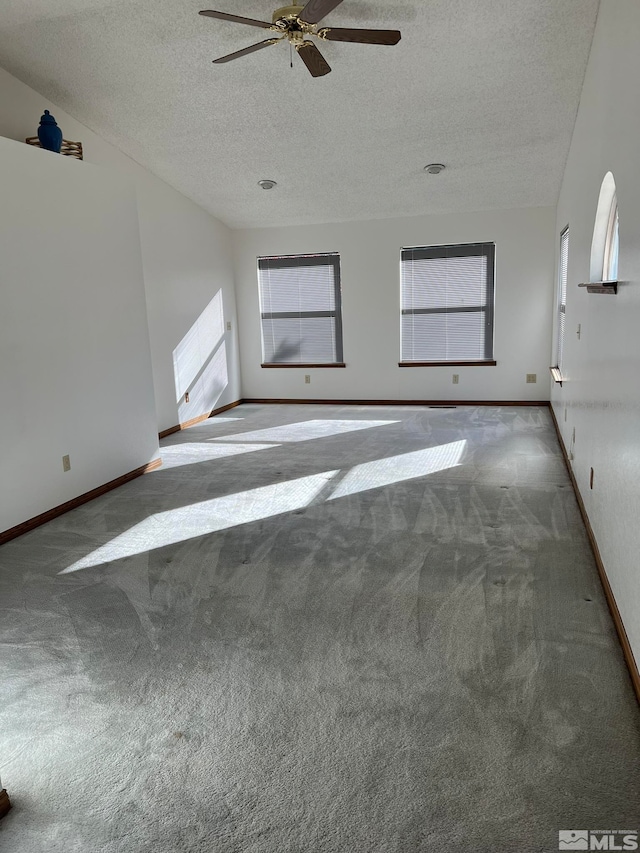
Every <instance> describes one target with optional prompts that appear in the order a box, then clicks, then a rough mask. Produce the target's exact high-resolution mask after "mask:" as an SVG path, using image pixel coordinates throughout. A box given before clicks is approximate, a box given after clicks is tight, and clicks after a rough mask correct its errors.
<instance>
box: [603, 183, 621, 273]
mask: <svg viewBox="0 0 640 853" xmlns="http://www.w3.org/2000/svg"><path fill="white" fill-rule="evenodd" d="M619 228H620V224H619V220H618V196H617V195H614V196H613V199H612V200H611V208H610V210H609V221H608V223H607V237H606V240H605V244H604V264H603V267H602V280H603V281H617V280H618V255H619V250H620V238H619Z"/></svg>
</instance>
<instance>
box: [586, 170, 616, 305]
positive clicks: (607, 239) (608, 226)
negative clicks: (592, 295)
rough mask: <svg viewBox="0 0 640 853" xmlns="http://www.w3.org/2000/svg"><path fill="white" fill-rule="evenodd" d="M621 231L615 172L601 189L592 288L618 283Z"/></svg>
mask: <svg viewBox="0 0 640 853" xmlns="http://www.w3.org/2000/svg"><path fill="white" fill-rule="evenodd" d="M618 231H619V223H618V194H617V192H616V182H615V179H614V177H613V175H612V174H611V172H607V174H606V175H605V176H604V179H603V181H602V185H601V187H600V195H599V197H598V207H597V210H596V221H595V225H594V227H593V240H592V241H591V263H590V266H589V281H590V282H591V283H592V284H597V283H599V282H617V280H618V255H619V250H620V243H619V236H618ZM596 292H601V291H596ZM612 292H615V290H614V291H612Z"/></svg>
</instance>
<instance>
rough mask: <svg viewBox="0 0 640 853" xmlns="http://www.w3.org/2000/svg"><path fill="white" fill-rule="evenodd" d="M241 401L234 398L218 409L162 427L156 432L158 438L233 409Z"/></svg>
mask: <svg viewBox="0 0 640 853" xmlns="http://www.w3.org/2000/svg"><path fill="white" fill-rule="evenodd" d="M242 402H244V401H243V400H236V401H235V402H233V403H227V405H226V406H220V408H218V409H212V411H210V412H209V413H208V414H205V415H199V416H198V417H197V418H191V420H190V421H184V422H183V423H179V424H176V425H175V426H172V427H169V428H168V429H163V430H162V432H160V433H158V438H166V437H167V436H168V435H173V434H174V432H181V431H182V430H183V429H189V427H192V426H195V425H196V424H200V423H202V421H206V420H208V419H209V418H213V417H214V416H215V415H219V414H221V413H222V412H228V411H229V409H234V408H235V407H236V406H239V405H240V403H242Z"/></svg>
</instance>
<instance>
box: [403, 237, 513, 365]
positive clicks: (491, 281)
mask: <svg viewBox="0 0 640 853" xmlns="http://www.w3.org/2000/svg"><path fill="white" fill-rule="evenodd" d="M452 250H453V251H452ZM495 250H496V245H495V243H494V242H492V241H484V242H481V243H451V244H446V245H438V246H414V247H404V248H402V249H401V251H400V361H399V362H398V367H451V366H453V367H456V366H457V367H495V366H496V364H497V362H496V360H495V354H494V343H495V340H494V338H495V293H496V282H495ZM409 252H413V253H419V254H418V257H414V258H413V259H414V260H430V259H434V260H435V259H438V258H447V257H485V258H486V260H487V273H486V284H487V301H486V303H485V304H484V305H478V306H476V305H474V306H465V307H464V308H460V307H459V306H456V307H448V306H447V307H444V308H442V307H438V308H405V307H403V291H404V287H403V265H404V264H405V263H407V260H408V259H407V260H405V257H404V255H405V253H409ZM454 252H455V254H454ZM478 312H483V313H484V314H485V324H484V329H485V335H484V353H485V357H484V358H483V359H473V360H460V359H437V360H436V359H432V360H428V361H419V360H408V359H403V358H402V348H403V339H402V318H403V317H404V316H405V315H407V314H456V313H478Z"/></svg>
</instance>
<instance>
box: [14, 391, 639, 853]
mask: <svg viewBox="0 0 640 853" xmlns="http://www.w3.org/2000/svg"><path fill="white" fill-rule="evenodd" d="M163 445H164V450H163V456H164V458H165V463H166V464H165V466H164V467H163V468H161V469H159V470H158V471H156V472H153V473H152V474H148V475H146V476H144V477H142V478H140V479H138V480H136V481H134V482H132V483H130V484H128V485H126V486H123V487H122V488H120V489H118V490H116V491H114V492H111V493H110V494H108V495H106V496H104V497H103V498H100V499H98V500H95V501H93V502H92V503H90V504H87V505H85V506H84V507H81V508H79V509H77V510H75V511H73V512H71V513H68V514H67V515H65V516H63V517H61V518H59V519H57V520H55V521H53V522H50V523H49V524H47V525H46V526H44V527H42V528H39V529H38V530H36V531H34V532H32V533H30V534H28V535H25V536H23V537H21V538H20V539H17V540H15V541H13V542H11V543H9V544H7V545H5V546H3V547H2V548H0V607H1V624H0V627H1V639H2V646H0V648H1V664H2V685H3V693H2V696H3V698H2V705H1V707H0V773H1V775H2V781H3V784H4V785H5V786H6V787H7V789H8V790H9V793H10V795H11V797H12V800H13V802H14V809H13V810H12V812H10V814H9V815H8V816H7V817H6V818H5V819H4V820H2V821H1V822H0V847H1V848H2V850H3V851H5V850H6V851H17V853H58V852H59V853H62V851H64V853H76V852H77V853H94V851H100V853H139V851H140V853H141V851H145V853H147V851H148V852H149V853H170V851H202V853H205V851H206V853H211V851H215V853H244V851H250V853H302V851H309V853H338V851H340V853H352V851H353V852H355V851H357V853H361V851H362V853H364V852H365V851H371V852H372V853H373V851H375V852H376V853H378V851H380V853H382V852H383V851H384V853H412V851H434V853H436V851H437V853H454V851H455V853H458V851H481V853H485V851H486V853H489V851H491V853H502V851H504V853H507V851H508V853H513V851H517V853H528V851H531V853H533V851H536V853H538V852H539V851H556V850H557V849H558V830H562V829H565V830H566V829H574V828H578V829H585V828H587V829H589V828H592V829H600V828H602V827H605V828H606V827H610V828H629V829H640V711H639V709H638V706H637V703H636V701H635V698H634V695H633V692H632V689H631V684H630V680H629V677H628V673H627V671H626V669H625V665H624V662H623V658H622V653H621V650H620V647H619V644H618V641H617V639H616V636H615V633H614V630H613V626H612V623H611V619H610V617H609V614H608V611H607V607H606V603H605V601H604V597H603V594H602V591H601V587H600V584H599V581H598V577H597V573H596V569H595V565H594V562H593V558H592V555H591V553H590V550H589V546H588V543H587V539H586V536H585V531H584V528H583V526H582V523H581V520H580V516H579V513H578V509H577V506H576V503H575V498H574V496H573V493H572V490H571V486H570V484H569V480H568V478H567V474H566V471H565V469H564V466H563V462H562V458H561V455H560V452H559V448H558V444H557V441H556V438H555V435H554V432H553V429H552V425H551V420H550V416H549V413H548V411H547V410H546V409H540V408H536V407H526V408H474V407H462V408H457V409H429V408H414V407H386V408H382V407H330V406H249V405H245V406H241V407H239V408H237V409H234V410H232V411H230V412H228V413H227V414H226V415H225V416H222V417H218V418H215V419H211V420H209V421H207V422H205V423H203V424H202V425H199V426H197V427H194V428H192V429H190V430H188V431H185V432H183V433H180V434H178V435H174V436H170V437H169V438H167V439H165V440H164V442H163Z"/></svg>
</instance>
